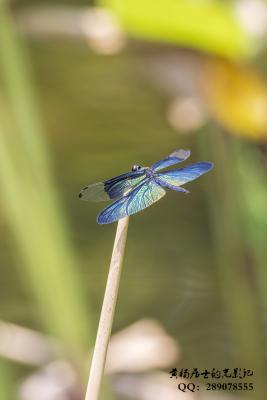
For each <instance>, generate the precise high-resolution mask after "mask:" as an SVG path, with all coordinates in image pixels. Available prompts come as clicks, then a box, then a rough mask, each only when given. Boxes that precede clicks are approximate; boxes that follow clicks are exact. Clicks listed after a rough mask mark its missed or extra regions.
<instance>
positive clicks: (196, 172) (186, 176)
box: [156, 162, 213, 190]
mask: <svg viewBox="0 0 267 400" xmlns="http://www.w3.org/2000/svg"><path fill="white" fill-rule="evenodd" d="M212 167H213V164H212V163H211V162H199V163H196V164H191V165H189V166H188V167H185V168H180V169H174V170H172V171H165V172H159V173H158V174H157V178H156V180H157V182H158V183H159V184H161V185H163V186H166V187H168V188H170V189H174V190H178V189H177V188H179V186H180V185H183V184H185V183H187V182H190V181H193V180H194V179H196V178H198V177H199V176H201V175H203V174H205V173H206V172H208V171H209V170H210V169H211V168H212ZM184 190H185V189H184Z"/></svg>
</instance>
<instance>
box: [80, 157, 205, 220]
mask: <svg viewBox="0 0 267 400" xmlns="http://www.w3.org/2000/svg"><path fill="white" fill-rule="evenodd" d="M190 154H191V152H190V150H183V149H180V150H176V151H174V152H173V153H171V154H170V155H169V156H167V157H165V158H164V159H162V160H160V161H157V162H156V163H154V164H153V165H151V167H142V166H141V165H133V167H132V170H131V171H129V172H126V173H125V174H122V175H118V176H116V177H115V178H111V179H108V180H106V181H104V182H98V183H94V184H92V185H89V186H86V187H84V188H83V189H82V190H81V191H80V193H79V198H80V199H81V200H84V201H106V200H115V201H114V202H113V203H111V204H110V205H109V206H107V207H106V208H104V209H103V210H102V211H101V212H100V214H98V216H97V222H98V224H110V223H112V222H115V221H118V220H119V219H121V218H124V217H126V216H129V215H132V214H135V213H137V212H139V211H141V210H143V209H145V208H147V207H149V206H151V205H152V204H154V203H155V202H157V201H158V200H160V199H161V198H162V197H163V196H165V194H166V190H168V189H172V190H175V191H176V192H181V193H189V191H188V190H186V189H185V188H184V187H182V185H184V184H185V183H187V182H190V181H193V180H194V179H197V178H198V177H200V176H201V175H203V174H205V173H206V172H208V171H209V170H211V169H212V168H213V163H211V162H197V163H195V164H191V165H188V166H186V167H184V168H178V169H167V170H165V171H162V170H164V169H166V168H168V167H170V166H172V165H175V164H178V163H180V162H182V161H185V160H186V159H187V158H189V156H190Z"/></svg>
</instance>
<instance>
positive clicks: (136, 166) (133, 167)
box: [132, 165, 142, 172]
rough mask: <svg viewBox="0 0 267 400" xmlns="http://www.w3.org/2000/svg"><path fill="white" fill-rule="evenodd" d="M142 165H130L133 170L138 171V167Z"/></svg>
mask: <svg viewBox="0 0 267 400" xmlns="http://www.w3.org/2000/svg"><path fill="white" fill-rule="evenodd" d="M141 168H142V167H141V166H140V165H133V166H132V171H133V172H135V171H138V170H139V169H141Z"/></svg>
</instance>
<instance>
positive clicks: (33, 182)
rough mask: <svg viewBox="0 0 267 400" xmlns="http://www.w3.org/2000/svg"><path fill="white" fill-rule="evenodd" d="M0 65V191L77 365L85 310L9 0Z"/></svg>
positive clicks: (23, 263) (23, 267)
mask: <svg viewBox="0 0 267 400" xmlns="http://www.w3.org/2000/svg"><path fill="white" fill-rule="evenodd" d="M0 60H1V62H0V68H1V70H0V72H1V80H2V82H3V88H4V91H3V92H2V95H1V99H0V121H1V122H0V186H1V190H0V193H1V200H2V205H3V206H4V207H5V214H6V218H7V221H8V223H9V226H10V230H11V232H12V234H13V236H14V238H15V243H16V249H18V252H19V256H20V257H19V258H18V268H19V272H20V274H21V276H23V279H24V282H25V284H26V285H27V287H28V288H29V291H31V292H32V304H33V307H35V306H36V305H37V307H36V310H35V313H36V315H40V320H41V321H42V322H43V325H44V328H45V330H46V331H48V332H49V333H50V334H52V335H54V336H55V337H57V338H58V339H60V340H61V342H62V343H63V348H65V354H64V356H66V357H69V358H70V359H71V360H72V361H73V362H74V363H75V364H76V365H77V366H78V365H79V366H82V361H83V357H84V355H85V350H87V349H88V348H89V345H90V344H92V342H91V321H90V313H89V310H88V307H87V302H86V300H85V295H84V291H83V283H82V279H81V277H80V276H79V272H78V263H77V259H76V256H75V252H74V250H73V247H72V245H71V242H70V240H69V238H68V234H67V227H66V225H65V222H64V218H63V216H62V214H63V213H62V210H61V206H60V204H59V201H58V198H57V194H56V190H55V184H54V182H53V179H52V175H51V170H50V165H49V156H48V151H47V146H46V143H45V135H44V132H43V129H42V124H41V122H40V116H39V111H38V106H37V100H36V97H35V93H34V89H33V85H32V79H31V76H32V71H31V67H30V64H29V61H28V57H27V53H26V50H25V48H23V46H22V43H21V42H20V39H19V37H17V34H16V30H15V27H14V24H13V21H12V17H11V14H10V11H9V7H8V4H7V2H6V1H1V2H0ZM3 388H4V386H3ZM0 390H1V389H0ZM2 390H3V389H2ZM1 398H7V397H5V396H4V397H2V396H1Z"/></svg>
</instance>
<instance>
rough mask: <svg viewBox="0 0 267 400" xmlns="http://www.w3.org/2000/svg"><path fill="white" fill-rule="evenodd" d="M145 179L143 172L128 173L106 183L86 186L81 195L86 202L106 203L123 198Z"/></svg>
mask: <svg viewBox="0 0 267 400" xmlns="http://www.w3.org/2000/svg"><path fill="white" fill-rule="evenodd" d="M144 178H145V174H144V173H143V172H142V173H141V172H128V173H126V174H123V175H120V176H117V177H115V178H112V179H109V180H107V181H104V182H98V183H93V184H92V185H89V186H86V187H85V188H83V189H82V190H81V191H80V193H79V198H80V199H81V200H84V201H106V200H111V199H116V198H117V197H121V196H123V195H124V194H125V193H126V192H127V191H129V190H131V189H132V188H133V187H134V186H136V185H137V184H138V183H139V182H140V181H142V180H143V179H144Z"/></svg>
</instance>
